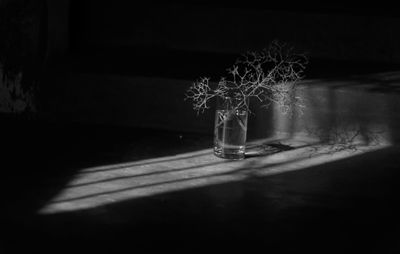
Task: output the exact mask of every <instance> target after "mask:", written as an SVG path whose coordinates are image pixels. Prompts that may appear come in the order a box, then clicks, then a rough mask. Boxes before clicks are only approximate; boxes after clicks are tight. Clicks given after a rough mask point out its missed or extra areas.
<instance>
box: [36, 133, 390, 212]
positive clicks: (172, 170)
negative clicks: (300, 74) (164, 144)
mask: <svg viewBox="0 0 400 254" xmlns="http://www.w3.org/2000/svg"><path fill="white" fill-rule="evenodd" d="M286 143H288V144H290V145H291V146H293V147H294V148H296V147H298V148H297V149H293V150H289V151H282V152H279V153H275V154H270V155H263V156H256V157H251V158H246V159H245V160H241V161H230V160H224V159H220V158H217V157H215V156H214V155H213V154H212V150H211V149H205V150H200V151H196V152H190V153H183V154H178V155H174V156H167V157H160V158H154V159H147V160H142V161H137V162H132V163H125V164H117V165H105V166H100V167H93V168H85V169H82V170H81V171H80V172H79V173H78V174H77V175H76V176H75V178H74V179H73V180H72V181H71V182H70V183H69V184H68V185H67V186H66V187H65V188H64V190H62V191H61V192H60V193H59V195H58V196H56V197H55V198H54V199H53V200H51V201H50V202H49V203H48V204H47V205H46V206H45V207H43V208H42V209H41V210H40V211H39V213H41V214H51V213H58V212H66V211H74V210H81V209H90V208H95V207H98V206H103V205H108V204H113V203H115V202H119V201H123V200H128V199H134V198H141V197H147V196H152V195H156V194H161V193H167V192H173V191H180V190H185V189H190V188H198V187H204V186H210V185H215V184H221V183H227V182H234V181H241V180H244V179H246V178H248V177H264V176H268V175H275V174H282V173H285V172H290V171H295V170H302V169H306V168H309V167H312V166H316V165H321V164H324V163H329V162H333V161H337V160H341V159H345V158H348V157H351V156H356V155H360V154H363V153H365V152H370V151H375V150H379V149H383V148H386V147H388V146H390V144H389V143H380V144H377V145H356V146H355V148H356V149H340V150H337V151H334V152H332V151H333V150H332V147H330V146H327V145H312V143H310V142H309V143H307V142H298V141H295V140H292V141H290V140H287V141H286Z"/></svg>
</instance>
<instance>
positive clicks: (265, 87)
mask: <svg viewBox="0 0 400 254" xmlns="http://www.w3.org/2000/svg"><path fill="white" fill-rule="evenodd" d="M307 63H308V61H307V58H306V56H305V55H304V54H296V53H294V50H293V48H290V47H288V46H287V45H286V44H281V43H279V42H278V41H276V40H275V41H273V42H272V43H271V44H270V45H269V46H268V47H267V48H265V49H263V50H261V51H251V52H247V53H246V54H244V55H242V56H241V57H240V58H238V59H237V61H236V62H235V64H234V65H233V66H232V67H231V68H228V69H227V72H228V78H225V77H223V78H221V80H220V81H219V82H218V85H217V87H216V88H215V89H212V88H211V87H210V84H209V78H201V79H200V80H199V81H196V82H194V83H193V85H192V86H191V87H190V88H189V89H188V91H187V93H186V99H190V100H192V101H193V109H194V110H195V111H197V112H198V113H199V112H203V111H204V110H205V109H208V108H209V105H208V102H209V100H210V99H212V98H214V97H217V96H219V97H226V96H233V97H235V98H236V99H239V100H240V104H239V105H238V107H245V108H246V109H247V110H249V105H248V101H249V99H250V98H255V99H257V100H258V101H259V102H262V106H263V107H269V105H271V104H272V103H274V104H276V105H277V106H279V107H280V108H281V110H282V111H283V112H284V113H288V112H290V111H291V110H293V108H294V107H296V106H299V107H300V108H301V107H303V105H302V104H301V100H300V98H299V97H296V96H295V88H296V85H297V82H298V81H299V80H300V79H302V78H303V76H302V75H303V72H304V69H305V67H306V64H307Z"/></svg>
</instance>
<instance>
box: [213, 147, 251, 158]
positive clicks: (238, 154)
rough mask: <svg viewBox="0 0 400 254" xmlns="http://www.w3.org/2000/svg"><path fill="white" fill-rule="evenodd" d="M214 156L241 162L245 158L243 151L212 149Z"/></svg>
mask: <svg viewBox="0 0 400 254" xmlns="http://www.w3.org/2000/svg"><path fill="white" fill-rule="evenodd" d="M214 155H215V156H217V157H219V158H223V159H229V160H243V159H244V158H245V154H244V149H227V148H218V147H214Z"/></svg>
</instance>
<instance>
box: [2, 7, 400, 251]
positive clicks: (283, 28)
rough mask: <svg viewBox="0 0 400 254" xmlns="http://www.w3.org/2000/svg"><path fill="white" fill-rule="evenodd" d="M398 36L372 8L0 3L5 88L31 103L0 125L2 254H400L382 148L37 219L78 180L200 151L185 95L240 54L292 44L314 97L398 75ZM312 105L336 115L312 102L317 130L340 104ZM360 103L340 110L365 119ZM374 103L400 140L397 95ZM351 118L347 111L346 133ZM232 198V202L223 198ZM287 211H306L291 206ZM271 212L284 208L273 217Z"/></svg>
mask: <svg viewBox="0 0 400 254" xmlns="http://www.w3.org/2000/svg"><path fill="white" fill-rule="evenodd" d="M374 4H375V3H374ZM399 28H400V15H399V14H398V12H397V8H394V6H383V4H382V5H381V6H377V5H374V6H368V5H367V4H366V3H362V6H349V5H348V4H347V5H341V4H339V3H336V4H319V5H315V4H314V5H309V4H308V5H307V4H305V3H304V2H301V3H298V4H294V5H293V4H292V3H290V4H288V3H286V2H284V3H282V4H277V3H275V4H272V3H271V2H265V3H264V4H260V3H256V2H255V1H245V2H243V3H234V2H228V1H219V2H217V3H216V2H215V1H191V2H190V3H187V2H186V1H168V2H166V3H158V2H155V1H142V3H141V4H138V3H136V2H135V1H118V0H113V1H94V0H93V1H90V0H80V1H79V0H58V1H50V0H48V1H44V0H0V62H1V63H2V64H3V69H4V71H5V73H7V75H9V76H13V75H15V74H16V73H18V72H19V71H22V72H23V74H24V76H23V80H22V83H23V86H24V87H25V88H34V89H35V93H36V104H37V109H36V111H35V112H25V113H11V112H0V130H1V133H2V135H1V144H0V155H1V157H0V159H1V162H0V168H1V170H0V173H1V184H0V193H1V194H2V201H1V205H4V208H2V209H1V212H0V218H1V225H0V228H1V230H2V231H3V232H5V233H6V237H5V238H2V239H1V240H0V252H1V251H2V250H3V248H4V249H7V250H9V252H8V253H17V251H16V250H24V252H25V253H30V251H31V249H32V248H33V249H34V250H37V251H38V253H43V251H44V249H46V250H47V252H48V253H58V250H61V251H62V250H68V251H69V253H71V252H76V251H77V248H78V249H79V248H80V247H79V245H82V246H84V247H82V250H85V251H87V252H88V253H90V252H93V249H95V250H96V252H97V251H101V250H103V251H108V252H109V253H114V252H113V251H114V250H115V249H119V250H123V249H124V248H125V247H128V249H129V250H136V249H135V247H137V244H138V243H139V245H142V246H141V247H143V248H144V249H147V248H148V247H150V249H161V250H163V248H164V246H169V247H170V246H174V245H175V244H176V243H178V244H177V245H178V246H181V247H182V252H183V253H188V252H190V250H193V249H197V250H202V251H203V250H204V252H207V251H208V248H209V246H210V245H209V243H210V242H216V243H219V247H220V249H221V250H224V248H225V247H226V246H227V245H228V247H229V249H233V250H235V248H236V246H237V245H240V246H241V247H243V250H244V251H243V252H245V251H246V250H250V249H253V248H254V251H255V249H257V247H259V245H258V244H259V243H262V244H263V247H264V248H265V249H266V250H269V248H272V247H275V248H276V249H278V250H281V249H282V248H283V249H286V250H290V251H292V252H294V251H297V247H299V246H300V247H304V246H306V247H308V246H310V245H311V246H314V247H315V249H317V250H321V249H320V247H321V246H322V247H323V248H324V249H323V250H328V251H329V250H330V249H331V247H332V248H333V249H334V250H335V251H337V252H336V253H338V252H341V251H342V250H343V248H344V246H345V245H346V244H349V245H352V244H353V246H355V247H354V249H355V250H359V246H363V247H364V248H363V249H365V250H369V248H370V246H369V244H370V243H371V244H372V245H373V247H374V248H373V250H376V252H379V251H380V250H383V251H384V252H385V250H392V249H394V248H396V249H397V250H398V249H399V248H398V241H397V240H398V239H397V236H398V232H399V230H398V225H399V219H398V214H399V211H398V209H396V208H395V207H396V205H397V203H398V196H397V194H396V193H397V192H398V184H397V179H398V170H397V165H398V160H399V158H400V157H399V156H398V149H397V147H395V146H394V147H391V148H387V149H383V150H382V151H378V152H377V153H374V152H371V153H369V154H364V155H361V156H355V157H352V158H349V159H346V160H340V161H337V162H335V163H330V164H327V165H320V166H316V167H312V168H308V170H302V171H299V172H293V173H290V174H281V175H277V176H274V177H270V178H261V179H255V178H251V177H250V178H249V179H246V180H244V181H243V182H239V183H227V184H223V185H216V186H211V187H210V188H196V189H193V190H189V191H181V192H176V193H165V194H163V195H156V196H154V197H151V198H148V199H146V198H144V199H138V200H127V201H125V202H121V203H116V204H113V205H109V206H106V207H100V208H98V209H90V210H88V211H84V212H80V211H77V212H71V213H63V214H56V215H54V216H45V215H43V216H40V215H38V214H37V211H38V210H39V209H40V208H41V207H43V206H44V205H45V204H46V203H47V202H48V201H49V200H51V199H52V198H53V197H54V196H55V195H57V193H59V192H60V191H61V190H63V189H64V187H65V186H66V185H67V184H68V183H69V181H70V180H71V179H74V178H75V177H76V173H78V172H79V170H80V169H82V168H87V167H93V166H100V165H112V164H116V163H117V164H118V163H122V162H133V161H138V160H142V159H145V158H155V157H160V156H165V155H175V154H180V153H183V152H189V151H195V150H199V149H205V148H210V147H211V146H212V130H213V124H214V122H213V120H214V119H213V117H214V115H213V111H212V110H210V111H209V112H206V113H205V114H203V115H199V116H197V115H196V113H195V112H194V111H193V110H192V108H191V105H190V103H188V102H185V101H184V93H185V90H186V89H187V88H188V87H189V86H190V85H191V83H192V82H193V81H194V80H195V79H197V78H199V77H202V76H210V77H212V78H213V80H215V81H217V80H218V79H219V77H220V76H223V75H224V73H225V69H226V68H227V67H229V66H230V65H231V64H233V61H234V60H235V58H236V57H237V56H238V55H239V54H241V53H243V52H245V51H247V50H257V49H261V48H263V47H265V46H266V45H268V44H269V43H270V42H271V41H272V40H273V39H279V40H281V41H284V42H287V43H290V44H291V45H293V46H294V47H295V48H296V49H298V50H299V51H304V52H306V53H307V54H308V57H309V60H310V62H309V65H308V67H307V70H306V73H305V77H306V78H307V79H316V80H317V81H316V82H314V84H315V85H319V84H323V81H324V80H331V81H332V80H335V79H343V78H347V77H350V76H352V75H354V74H371V73H375V72H381V71H397V70H399V64H400V47H399V45H400V36H399ZM318 80H320V81H318ZM349 80H350V79H349ZM367 81H368V80H367ZM389 81H391V80H389ZM368 82H373V85H376V86H378V87H374V88H379V86H382V87H384V85H385V83H382V84H381V83H379V80H372V81H368ZM350 83H351V82H350ZM346 84H348V82H342V83H338V86H340V85H346ZM397 84H398V77H397V76H396V75H394V78H393V84H392V83H391V84H390V85H393V89H392V90H384V91H397V92H398V90H397ZM387 87H389V88H391V86H387ZM323 92H324V91H322V92H321V93H322V96H321V97H322V98H324V99H325V98H328V99H331V100H330V101H329V100H328V102H331V104H332V105H333V106H332V105H326V103H324V102H325V101H323V103H320V104H318V103H316V106H314V108H312V109H310V111H311V113H312V110H316V111H317V113H319V114H316V118H318V117H320V118H321V119H317V120H316V121H317V122H318V121H319V120H321V122H324V119H326V118H327V119H331V118H332V119H333V117H336V116H337V115H338V114H340V112H339V113H338V112H336V111H335V109H336V106H337V105H336V103H337V104H339V102H340V101H342V102H343V101H346V100H340V99H342V97H341V98H337V97H335V96H334V95H337V94H338V93H335V91H334V88H333V89H331V90H329V93H327V94H324V93H323ZM364 94H365V93H364ZM364 94H360V95H359V96H353V95H354V94H350V96H348V97H346V96H347V95H348V94H347V95H344V97H343V98H345V97H346V98H347V103H348V101H351V102H353V98H357V100H359V101H358V102H360V105H361V104H362V105H364V104H368V102H367V103H364V102H365V101H364V98H363V96H364ZM317 95H321V94H317ZM317 95H314V94H311V95H310V96H311V97H318V96H317ZM342 95H343V94H342ZM324 96H325V97H324ZM346 98H345V99H346ZM368 98H372V97H371V96H370V97H368ZM373 98H374V99H377V100H376V101H378V102H379V103H382V100H385V98H389V99H390V100H391V101H389V102H388V105H389V104H390V105H391V104H393V105H395V106H393V107H389V106H388V108H386V111H385V110H383V111H382V112H384V113H385V114H387V115H383V116H382V117H383V118H384V119H385V121H388V122H389V123H390V124H391V126H390V130H391V131H392V134H393V135H394V137H397V139H398V134H396V131H397V130H398V129H399V128H398V127H399V125H398V120H396V119H397V118H396V117H397V112H399V109H400V107H399V106H398V103H397V97H379V96H374V97H373ZM317 99H318V98H317ZM354 104H357V102H355V103H354ZM321 105H322V106H321ZM349 105H353V104H352V103H349ZM368 105H369V104H368ZM339 106H340V105H339ZM339 106H338V107H337V108H339ZM366 108H367V109H370V108H369V107H366ZM325 109H327V110H326V111H324V110H325ZM341 109H342V108H341ZM360 109H361V110H360ZM318 110H319V111H318ZM342 110H343V109H342ZM362 110H363V107H357V106H356V107H354V105H353V106H351V107H350V108H349V109H347V111H354V112H352V113H354V114H351V117H352V118H354V119H353V120H354V121H358V118H357V117H358V116H359V118H361V119H362V118H363V114H358V113H365V112H363V111H362ZM326 112H328V114H326ZM374 112H375V111H374ZM374 112H372V113H374ZM377 112H380V111H379V110H378V111H377ZM366 113H369V112H366ZM372 115H373V114H372ZM355 116H357V117H355ZM374 117H375V118H379V116H376V115H374ZM375 118H373V119H372V120H371V119H367V120H368V121H367V120H365V121H364V122H362V121H361V123H367V124H369V123H370V122H369V121H373V120H375ZM332 119H331V120H332ZM335 119H336V118H335ZM263 121H265V122H266V123H267V126H268V127H269V125H271V124H273V123H272V122H273V121H271V118H268V117H265V119H264V120H263ZM331 122H334V121H327V123H326V124H325V125H330V124H331ZM268 124H269V125H268ZM328 127H330V126H328ZM261 128H263V130H262V131H265V129H268V128H266V126H264V125H262V126H261ZM271 130H273V129H271ZM267 131H270V130H269V129H268V130H267ZM395 135H396V136H395ZM383 162H384V163H383ZM221 163H222V162H221ZM249 167H251V165H250V166H249ZM338 169H341V170H338ZM244 170H245V171H246V170H247V169H246V168H244ZM321 170H323V172H324V173H321V172H322V171H321ZM282 186H283V187H282ZM298 186H300V188H298ZM310 186H311V188H310ZM274 188H276V189H277V190H278V194H279V195H278V196H274V195H276V192H275V193H274V191H271V189H272V190H273V189H274ZM338 190H339V191H338ZM337 191H338V193H339V195H337ZM242 192H243V198H241V197H239V198H235V196H234V195H233V199H232V200H234V201H233V202H232V203H229V200H231V199H230V198H231V197H232V195H231V194H232V193H233V194H234V193H242ZM218 194H222V195H221V196H222V197H227V200H228V203H229V205H228V206H226V207H222V208H221V206H219V205H220V204H221V203H222V204H224V202H225V203H226V200H225V199H224V198H218ZM241 195H242V194H240V195H239V196H241ZM215 196H217V198H215ZM210 197H213V198H210ZM293 197H294V198H293ZM296 198H298V199H299V200H303V199H305V200H307V202H305V203H304V204H303V206H302V205H298V204H297V203H296ZM213 200H214V201H213ZM280 204H289V205H288V207H289V208H288V209H286V210H285V209H283V213H281V211H282V210H281V209H280V208H279V205H280ZM276 208H278V209H276ZM274 209H276V210H274ZM133 215H134V216H133ZM221 229H222V230H221ZM321 232H322V233H321ZM355 235H356V236H357V237H354V236H355ZM166 236H167V237H166ZM265 238H268V239H269V240H271V241H267V240H266V239H265ZM232 239H233V240H232ZM135 240H136V241H135ZM241 240H242V241H241ZM253 243H254V245H252V244H253ZM270 243H275V244H276V245H277V246H272V247H271V246H270ZM180 244H181V245H180ZM236 244H237V245H236ZM139 247H140V246H139ZM130 248H131V249H130ZM304 249H307V248H304ZM188 250H189V251H188ZM319 253H320V251H319Z"/></svg>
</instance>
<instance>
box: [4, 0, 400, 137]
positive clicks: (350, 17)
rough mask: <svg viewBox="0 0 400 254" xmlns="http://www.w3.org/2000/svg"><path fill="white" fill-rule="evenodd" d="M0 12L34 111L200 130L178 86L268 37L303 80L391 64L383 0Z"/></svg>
mask: <svg viewBox="0 0 400 254" xmlns="http://www.w3.org/2000/svg"><path fill="white" fill-rule="evenodd" d="M1 12H2V17H1V18H2V23H3V25H1V26H0V27H1V29H2V34H3V36H2V46H1V48H0V53H1V57H2V58H1V59H2V62H3V63H4V64H5V67H4V68H6V69H7V70H9V72H10V73H12V72H13V71H14V72H15V71H16V70H18V69H23V72H24V78H23V84H24V85H25V86H27V87H30V86H33V87H35V88H36V89H37V91H36V93H37V101H36V104H37V109H38V114H37V115H40V116H44V117H45V118H50V119H53V120H55V121H67V122H79V123H85V124H105V125H118V126H121V125H122V126H140V127H154V128H163V129H170V130H178V131H195V132H205V133H210V131H211V129H212V124H211V122H212V121H210V119H212V117H213V116H212V114H209V113H206V114H205V115H203V116H201V117H197V116H195V114H194V112H193V111H192V109H191V105H190V103H188V102H184V101H183V98H184V93H185V90H186V89H187V88H188V87H189V86H190V84H191V83H192V82H193V81H194V80H196V79H198V78H199V77H203V76H208V77H211V78H213V79H212V80H214V81H218V79H219V78H220V77H221V76H223V75H224V74H225V70H226V68H227V67H229V66H231V65H232V64H233V62H234V60H235V59H236V58H237V57H238V56H239V55H240V54H241V53H244V52H246V51H248V50H258V49H262V48H263V47H266V46H267V45H268V44H269V43H270V42H271V41H272V40H274V39H278V40H280V41H283V42H287V43H289V44H290V45H292V46H294V47H295V49H297V50H298V51H299V52H306V53H307V55H308V57H309V60H310V63H309V65H308V68H307V70H306V73H305V77H306V78H326V77H342V76H346V75H351V74H357V73H372V72H378V71H382V70H393V69H398V64H400V49H399V47H398V45H400V38H399V35H398V28H399V27H400V26H399V25H400V17H399V14H398V13H397V12H396V8H393V6H387V5H386V6H383V5H382V6H372V5H371V6H369V5H368V4H363V5H362V6H351V5H349V4H347V5H342V4H339V3H336V4H306V3H301V4H296V3H295V4H287V3H282V4H280V3H271V2H265V3H258V2H256V1H246V2H245V3H231V2H228V1H218V2H213V1H191V2H190V3H188V2H186V1H169V2H168V3H159V2H155V1H145V2H142V3H133V2H131V1H90V0H84V1H75V0H61V1H43V0H42V1H29V0H3V1H2V2H1ZM139 108H140V109H141V110H138V109H139ZM182 119H185V121H184V120H182Z"/></svg>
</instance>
